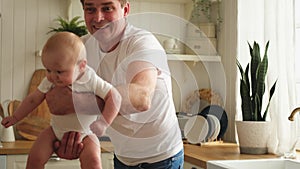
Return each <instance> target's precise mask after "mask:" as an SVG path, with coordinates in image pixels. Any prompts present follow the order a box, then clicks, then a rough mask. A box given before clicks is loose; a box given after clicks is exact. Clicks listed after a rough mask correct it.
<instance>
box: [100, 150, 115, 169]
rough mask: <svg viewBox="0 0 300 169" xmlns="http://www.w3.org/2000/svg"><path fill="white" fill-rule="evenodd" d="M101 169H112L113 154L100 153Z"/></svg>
mask: <svg viewBox="0 0 300 169" xmlns="http://www.w3.org/2000/svg"><path fill="white" fill-rule="evenodd" d="M101 160H102V168H103V169H114V154H113V153H102V154H101Z"/></svg>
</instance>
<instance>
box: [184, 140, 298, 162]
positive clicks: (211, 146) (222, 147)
mask: <svg viewBox="0 0 300 169" xmlns="http://www.w3.org/2000/svg"><path fill="white" fill-rule="evenodd" d="M298 154H299V153H298ZM299 157H300V154H299ZM262 158H278V156H277V155H275V154H263V155H250V154H240V151H239V147H238V145H237V144H235V143H221V142H212V143H207V144H204V145H201V146H200V145H192V144H188V143H185V144H184V160H185V161H187V162H189V163H191V164H194V165H196V166H200V167H201V168H206V162H207V161H210V160H239V159H262Z"/></svg>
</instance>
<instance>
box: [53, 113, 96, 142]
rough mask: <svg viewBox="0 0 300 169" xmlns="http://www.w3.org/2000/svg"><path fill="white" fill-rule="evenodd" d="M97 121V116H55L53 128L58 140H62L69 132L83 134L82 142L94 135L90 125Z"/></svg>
mask: <svg viewBox="0 0 300 169" xmlns="http://www.w3.org/2000/svg"><path fill="white" fill-rule="evenodd" d="M96 119H97V115H82V114H76V113H72V114H67V115H53V114H52V119H51V126H52V128H53V131H54V134H55V136H56V137H57V139H59V140H61V139H62V137H63V135H64V134H65V133H66V132H69V131H76V132H79V133H80V134H81V138H80V140H82V139H83V138H84V137H85V136H87V135H90V134H92V131H91V130H90V124H92V122H94V121H95V120H96Z"/></svg>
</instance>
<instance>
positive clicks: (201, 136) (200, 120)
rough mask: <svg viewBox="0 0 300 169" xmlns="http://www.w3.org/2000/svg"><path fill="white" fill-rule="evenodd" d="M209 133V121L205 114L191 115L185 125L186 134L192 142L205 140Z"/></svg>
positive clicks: (196, 142) (197, 142)
mask: <svg viewBox="0 0 300 169" xmlns="http://www.w3.org/2000/svg"><path fill="white" fill-rule="evenodd" d="M207 133H208V122H207V120H206V119H205V118H204V117H203V116H198V115H196V116H193V117H191V118H190V119H189V120H188V121H187V123H186V124H185V126H184V135H185V138H186V139H187V141H188V142H189V143H191V144H199V143H200V142H202V141H204V140H205V138H206V136H207Z"/></svg>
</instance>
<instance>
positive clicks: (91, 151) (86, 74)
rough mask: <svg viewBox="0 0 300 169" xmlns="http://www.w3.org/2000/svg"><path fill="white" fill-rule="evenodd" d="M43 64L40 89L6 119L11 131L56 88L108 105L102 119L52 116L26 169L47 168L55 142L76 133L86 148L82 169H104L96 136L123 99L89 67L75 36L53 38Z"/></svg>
mask: <svg viewBox="0 0 300 169" xmlns="http://www.w3.org/2000/svg"><path fill="white" fill-rule="evenodd" d="M42 63H43V65H44V67H45V68H46V70H47V74H46V77H45V78H44V79H43V80H42V82H41V84H40V85H39V86H38V89H37V90H36V91H35V92H33V93H31V94H29V95H28V96H27V97H26V98H25V99H24V100H23V101H22V103H21V105H20V106H19V107H18V109H17V110H16V111H15V112H14V115H13V116H10V117H6V118H4V119H3V120H2V122H1V124H2V125H3V126H4V127H9V126H11V125H14V124H16V123H17V122H18V121H20V120H22V119H23V118H24V117H26V116H27V115H28V114H29V113H30V112H31V111H32V110H34V109H35V108H36V107H37V106H38V105H39V104H41V103H42V101H43V100H44V99H45V97H46V93H47V92H48V91H50V90H51V89H53V88H55V87H65V86H68V87H69V88H70V89H71V90H72V91H73V92H85V93H86V92H90V93H94V94H96V95H97V96H99V97H101V98H102V99H104V101H105V106H104V108H103V111H102V115H100V116H99V114H98V113H97V112H90V113H89V114H83V113H80V112H78V113H77V112H74V113H71V114H66V113H64V112H60V114H53V113H52V119H51V126H50V127H49V128H47V129H45V130H44V131H43V132H42V133H41V134H40V135H39V137H38V138H37V140H36V141H35V143H34V145H33V147H32V148H31V151H30V154H29V156H28V160H27V166H26V168H27V169H40V168H44V166H45V164H46V163H47V161H48V159H49V158H50V157H51V155H52V154H53V152H54V150H53V143H54V141H56V140H57V139H59V140H60V139H61V138H62V136H63V134H64V133H65V132H68V131H77V132H80V133H81V136H82V142H83V145H84V146H83V150H82V152H81V154H80V156H79V159H80V163H81V168H83V169H101V168H102V167H101V150H100V143H99V140H98V138H97V136H102V135H103V133H104V132H105V130H106V128H107V127H108V126H109V125H110V124H111V123H112V121H113V119H114V118H115V117H116V116H117V114H118V111H119V108H120V104H121V96H120V95H119V93H118V92H117V90H116V89H115V88H113V86H112V85H111V84H109V83H108V82H106V81H104V80H103V79H101V78H100V77H98V76H97V75H96V73H95V72H94V71H93V70H92V69H91V68H90V67H88V66H87V60H86V51H85V46H84V44H83V42H82V41H81V39H80V38H79V37H78V36H77V35H75V34H73V33H70V32H59V33H56V34H54V35H53V36H52V37H50V38H49V39H48V41H47V42H46V44H45V46H44V48H43V51H42ZM76 104H79V103H76V102H74V106H75V110H76ZM98 116H99V117H98ZM97 117H98V118H97ZM96 135H97V136H96ZM41 149H42V151H41Z"/></svg>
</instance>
